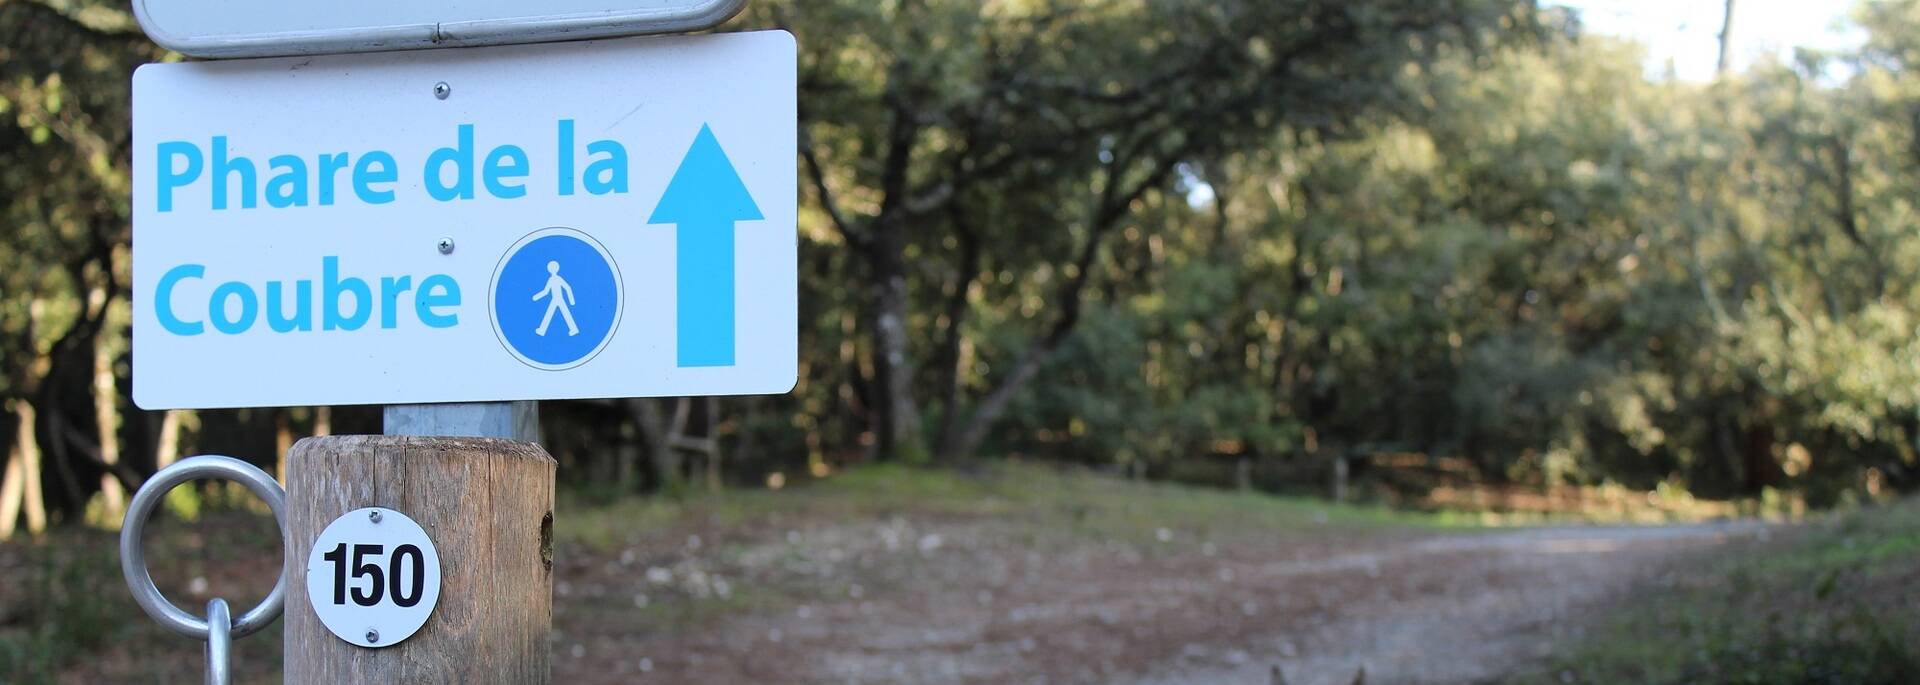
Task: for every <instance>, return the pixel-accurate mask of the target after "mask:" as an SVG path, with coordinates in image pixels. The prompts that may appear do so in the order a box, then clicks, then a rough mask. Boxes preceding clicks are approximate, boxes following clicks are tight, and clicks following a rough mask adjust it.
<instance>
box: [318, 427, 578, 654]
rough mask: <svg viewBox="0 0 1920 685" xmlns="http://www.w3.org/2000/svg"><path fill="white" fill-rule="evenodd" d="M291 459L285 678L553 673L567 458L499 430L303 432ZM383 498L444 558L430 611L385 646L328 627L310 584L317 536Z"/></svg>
mask: <svg viewBox="0 0 1920 685" xmlns="http://www.w3.org/2000/svg"><path fill="white" fill-rule="evenodd" d="M287 461H288V477H287V521H286V544H287V548H286V573H287V589H288V592H287V605H286V633H285V635H286V664H285V669H286V682H288V683H325V684H328V685H334V684H340V685H352V684H361V683H414V682H431V683H478V682H485V683H546V682H548V681H549V679H550V677H551V647H550V646H549V643H548V633H549V632H550V631H551V629H552V626H553V476H554V467H555V463H554V460H553V458H552V457H550V456H548V455H547V452H546V450H544V449H541V448H540V446H539V445H537V444H534V443H531V442H520V441H513V440H500V439H487V438H443V437H417V436H391V435H388V436H379V435H358V436H330V437H317V438H308V439H305V440H301V441H300V442H299V443H298V444H295V445H294V446H293V451H292V453H291V454H290V455H289V456H288V459H287ZM371 506H380V507H387V508H391V509H393V510H395V511H399V512H401V513H404V514H406V515H407V516H409V517H412V518H413V519H414V520H415V521H417V522H419V524H420V526H421V527H422V528H424V529H426V531H427V534H428V536H430V537H431V538H432V539H433V544H434V545H435V547H437V548H438V549H439V553H440V571H441V588H440V600H439V604H438V606H437V607H436V608H435V609H434V612H433V615H432V617H431V618H429V619H427V623H426V625H424V626H422V627H421V629H420V631H419V632H418V633H415V634H414V635H413V637H412V638H411V639H409V640H407V641H405V642H402V643H400V644H398V645H395V646H392V647H385V648H380V649H369V648H365V647H359V646H355V645H352V644H348V643H347V642H346V641H344V640H341V639H340V638H338V637H335V636H334V635H333V633H331V632H328V630H327V628H326V626H325V625H323V624H322V623H321V622H320V617H319V616H318V615H317V614H315V613H314V611H313V607H312V605H311V603H310V602H309V601H308V598H307V592H306V587H307V568H306V562H307V557H308V554H309V553H310V552H311V551H312V547H313V543H314V540H315V538H317V537H319V535H320V532H321V531H322V530H323V529H325V528H326V526H327V524H329V523H332V522H333V521H334V519H336V518H339V517H340V516H341V515H342V514H345V513H347V512H349V511H352V510H354V509H358V508H361V507H371Z"/></svg>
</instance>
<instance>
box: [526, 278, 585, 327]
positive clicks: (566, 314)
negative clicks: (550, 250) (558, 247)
mask: <svg viewBox="0 0 1920 685" xmlns="http://www.w3.org/2000/svg"><path fill="white" fill-rule="evenodd" d="M547 273H548V274H551V275H550V276H548V277H547V287H545V288H541V289H540V292H537V293H534V294H533V299H535V300H539V299H540V298H546V300H547V315H546V316H543V317H540V327H539V328H535V329H533V334H534V335H541V336H544V335H546V334H547V325H548V324H551V323H553V313H554V312H559V313H560V318H563V319H566V320H567V335H579V334H580V327H579V326H578V325H575V324H574V323H573V304H574V300H573V286H570V285H567V279H564V278H561V277H560V263H559V262H547Z"/></svg>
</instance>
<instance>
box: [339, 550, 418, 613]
mask: <svg viewBox="0 0 1920 685" xmlns="http://www.w3.org/2000/svg"><path fill="white" fill-rule="evenodd" d="M385 553H386V546H385V545H354V546H353V563H352V565H351V575H352V577H353V579H354V580H356V581H357V580H359V579H361V578H367V579H369V580H371V581H373V582H370V583H367V584H365V585H364V586H355V587H354V588H353V592H352V594H353V603H354V604H358V605H360V606H363V607H370V606H373V605H375V604H379V603H380V600H381V599H382V598H383V597H384V596H385V595H386V594H387V593H388V592H389V588H391V592H392V594H393V603H394V604H398V605H400V606H403V607H410V606H413V605H415V604H419V603H420V594H421V591H422V590H423V589H425V588H426V584H427V567H426V557H425V556H424V555H422V554H421V553H420V548H419V547H415V546H413V545H400V546H398V547H395V548H393V556H391V557H388V558H387V567H386V568H385V569H382V568H380V565H379V564H378V563H377V561H378V559H379V557H380V556H381V555H382V554H385ZM367 557H373V558H374V560H373V561H369V560H368V559H367ZM409 557H411V558H412V563H410V564H407V566H409V567H410V568H408V569H406V570H408V571H411V573H408V574H406V576H407V582H406V583H405V584H402V583H401V581H400V578H401V563H400V560H402V559H406V558H409ZM320 558H321V559H324V560H327V561H330V562H333V603H334V604H346V603H347V594H348V592H347V577H348V575H349V565H348V563H347V543H344V542H342V543H340V544H338V545H335V546H334V548H333V550H332V551H330V552H327V553H326V554H322V555H320Z"/></svg>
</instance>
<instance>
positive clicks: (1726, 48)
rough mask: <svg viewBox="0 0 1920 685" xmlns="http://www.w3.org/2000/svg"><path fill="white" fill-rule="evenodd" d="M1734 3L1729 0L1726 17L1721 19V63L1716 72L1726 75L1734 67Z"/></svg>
mask: <svg viewBox="0 0 1920 685" xmlns="http://www.w3.org/2000/svg"><path fill="white" fill-rule="evenodd" d="M1733 3H1734V0H1727V11H1726V14H1725V15H1724V17H1725V18H1723V19H1721V20H1720V63H1719V64H1718V65H1716V66H1715V67H1714V70H1713V71H1714V74H1715V75H1717V76H1726V75H1727V72H1728V71H1730V70H1732V69H1733Z"/></svg>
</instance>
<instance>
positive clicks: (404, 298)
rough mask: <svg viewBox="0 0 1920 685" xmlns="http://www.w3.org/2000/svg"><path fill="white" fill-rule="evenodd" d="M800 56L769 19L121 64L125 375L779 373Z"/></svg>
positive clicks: (323, 395) (632, 387) (248, 391)
mask: <svg viewBox="0 0 1920 685" xmlns="http://www.w3.org/2000/svg"><path fill="white" fill-rule="evenodd" d="M795 78H796V73H795V51H794V43H793V37H792V36H791V35H789V34H787V33H785V32H781V31H768V32H759V33H732V34H719V35H711V36H672V37H655V38H629V39H620V40H612V41H590V42H574V43H561V44H553V45H543V46H505V47H492V48H475V49H470V50H432V51H421V52H412V53H394V54H384V55H337V56H322V57H310V58H292V59H285V58H283V59H268V60H242V61H229V62H199V63H185V64H150V65H146V66H144V67H141V68H140V69H139V71H137V72H135V74H134V79H133V92H134V122H133V144H134V152H133V163H134V192H133V203H134V212H133V232H134V236H133V296H134V303H133V305H134V321H133V342H134V350H133V396H134V400H135V402H137V403H138V404H139V405H140V406H142V407H145V408H148V409H167V408H205V407H250V406H284V405H329V404H410V403H428V402H485V401H503V400H532V399H565V398H582V397H644V396H662V395H715V394H756V393H780V392H786V391H787V390H789V389H791V388H792V387H793V383H794V379H795V376H796V373H797V365H798V357H799V348H798V339H797V327H798V313H797V302H798V276H797V272H796V269H797V266H798V255H797V236H796V232H795V211H796V201H797V200H796V186H795V162H794V159H795V150H796V137H795V126H796V116H797V112H796V109H795V88H796V84H795Z"/></svg>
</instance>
